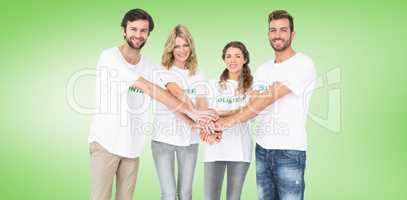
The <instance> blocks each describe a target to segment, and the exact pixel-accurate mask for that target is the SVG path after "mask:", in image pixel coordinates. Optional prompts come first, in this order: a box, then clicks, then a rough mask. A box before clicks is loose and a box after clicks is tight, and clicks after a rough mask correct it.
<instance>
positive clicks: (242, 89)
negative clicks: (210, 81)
mask: <svg viewBox="0 0 407 200" xmlns="http://www.w3.org/2000/svg"><path fill="white" fill-rule="evenodd" d="M230 47H234V48H238V49H240V51H242V53H243V58H244V59H245V60H246V63H245V64H244V65H243V66H242V70H241V72H240V78H239V81H238V82H239V84H238V88H237V91H236V92H237V93H238V94H243V95H244V94H245V93H246V92H247V91H248V90H249V89H250V87H251V86H252V84H253V76H252V74H251V71H250V67H249V62H250V56H249V51H248V50H247V48H246V46H245V45H244V44H243V43H242V42H239V41H232V42H229V43H228V44H226V46H225V47H224V48H223V51H222V59H223V60H225V56H226V51H227V49H228V48H230ZM219 79H220V80H219V84H221V85H222V87H224V86H225V83H226V81H227V80H228V79H229V70H228V69H227V68H226V69H225V70H223V72H222V74H221V75H220V77H219Z"/></svg>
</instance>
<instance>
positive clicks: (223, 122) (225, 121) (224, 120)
mask: <svg viewBox="0 0 407 200" xmlns="http://www.w3.org/2000/svg"><path fill="white" fill-rule="evenodd" d="M232 125H233V121H232V118H230V117H221V118H219V119H218V120H217V121H216V122H215V131H222V130H223V129H225V128H228V127H231V126H232Z"/></svg>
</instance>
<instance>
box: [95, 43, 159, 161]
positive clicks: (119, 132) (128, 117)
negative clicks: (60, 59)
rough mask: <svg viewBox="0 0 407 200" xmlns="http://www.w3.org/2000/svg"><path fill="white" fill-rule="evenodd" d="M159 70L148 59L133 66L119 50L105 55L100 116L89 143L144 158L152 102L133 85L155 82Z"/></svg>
mask: <svg viewBox="0 0 407 200" xmlns="http://www.w3.org/2000/svg"><path fill="white" fill-rule="evenodd" d="M155 68H158V66H157V65H154V64H152V63H151V62H149V61H148V60H147V59H146V58H145V57H144V56H141V58H140V61H139V63H137V64H136V65H132V64H129V63H128V62H127V61H126V60H125V59H124V57H123V55H122V54H121V52H120V50H119V48H117V47H114V48H110V49H106V50H104V51H103V52H102V54H101V55H100V57H99V61H98V64H97V75H96V105H97V106H98V112H97V113H95V114H94V115H93V119H92V124H91V126H90V135H89V139H88V142H89V143H91V142H97V143H99V144H100V145H102V146H103V147H104V148H105V149H106V150H107V151H109V152H110V153H112V154H116V155H119V156H123V157H128V158H135V157H138V156H140V155H141V154H142V152H143V149H144V140H145V134H144V131H143V129H144V127H145V124H146V123H147V120H148V112H147V111H148V108H149V106H150V103H151V102H150V100H151V99H150V97H149V96H148V95H146V94H144V93H143V91H142V90H141V89H139V88H135V87H133V86H132V85H133V83H134V82H135V81H136V80H137V79H138V78H139V77H141V76H142V77H143V78H145V79H146V80H149V81H152V74H153V73H152V72H153V69H155Z"/></svg>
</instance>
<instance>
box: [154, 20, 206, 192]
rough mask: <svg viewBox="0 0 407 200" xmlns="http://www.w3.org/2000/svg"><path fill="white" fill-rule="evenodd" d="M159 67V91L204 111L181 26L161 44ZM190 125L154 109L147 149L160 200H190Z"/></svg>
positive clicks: (194, 146) (193, 142)
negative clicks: (162, 89)
mask: <svg viewBox="0 0 407 200" xmlns="http://www.w3.org/2000/svg"><path fill="white" fill-rule="evenodd" d="M162 65H163V67H164V68H165V69H167V71H166V72H165V73H161V74H160V79H161V80H162V87H163V88H165V89H167V90H168V91H169V92H170V93H171V94H172V95H174V96H175V97H177V98H178V99H179V100H181V101H183V102H186V103H188V104H189V105H190V106H191V107H195V108H197V109H207V103H206V100H205V98H204V97H203V96H202V94H200V91H201V89H200V88H199V86H200V84H201V83H203V81H204V78H203V75H202V74H201V72H200V71H199V70H198V68H197V67H198V62H197V57H196V53H195V46H194V42H193V40H192V36H191V34H190V32H189V31H188V29H187V28H186V27H185V26H182V25H177V26H175V27H174V28H173V29H172V30H171V32H170V35H169V37H168V40H167V42H166V43H165V47H164V52H163V56H162ZM159 105H160V104H159ZM193 124H194V123H193V122H192V121H191V120H190V119H189V118H186V117H185V115H184V116H183V115H178V114H174V113H172V112H171V111H170V110H168V109H167V108H166V107H165V106H158V109H157V110H156V112H155V123H154V125H155V128H154V131H153V137H152V143H151V149H152V154H153V159H154V163H155V167H156V171H157V175H158V178H159V181H160V188H161V199H162V200H167V199H169V200H175V199H180V200H190V199H192V182H193V177H194V172H195V166H196V160H197V153H198V144H199V132H198V130H197V129H195V128H194V127H193ZM175 162H177V169H178V170H177V175H175Z"/></svg>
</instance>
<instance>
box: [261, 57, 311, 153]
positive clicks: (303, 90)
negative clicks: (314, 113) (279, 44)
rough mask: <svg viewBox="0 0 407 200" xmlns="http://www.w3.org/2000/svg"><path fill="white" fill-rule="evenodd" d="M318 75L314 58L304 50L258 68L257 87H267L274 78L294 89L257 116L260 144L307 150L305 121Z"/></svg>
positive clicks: (264, 88) (271, 147)
mask: <svg viewBox="0 0 407 200" xmlns="http://www.w3.org/2000/svg"><path fill="white" fill-rule="evenodd" d="M315 78H316V72H315V68H314V63H313V61H312V60H311V59H310V58H309V57H308V56H306V55H304V54H302V53H296V54H295V55H294V56H292V57H291V58H289V59H287V60H285V61H284V62H281V63H275V62H274V60H270V61H268V62H266V63H264V64H263V65H261V66H260V67H259V68H258V69H257V71H256V74H255V84H254V89H255V90H266V89H267V88H268V86H270V85H272V84H273V83H274V82H281V83H283V84H284V85H285V86H287V87H288V88H289V89H290V90H291V93H289V94H287V95H286V96H284V97H282V98H281V99H278V100H277V101H276V102H274V103H273V104H272V105H270V106H268V107H267V108H266V109H265V110H264V111H262V112H261V113H260V114H259V115H258V116H257V118H256V121H257V124H256V127H255V136H256V142H257V143H258V144H259V145H260V146H262V147H263V148H265V149H290V150H302V151H306V149H307V133H306V130H305V125H306V119H307V114H308V107H309V104H308V103H309V100H310V97H311V95H312V92H313V89H314V81H315Z"/></svg>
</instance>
